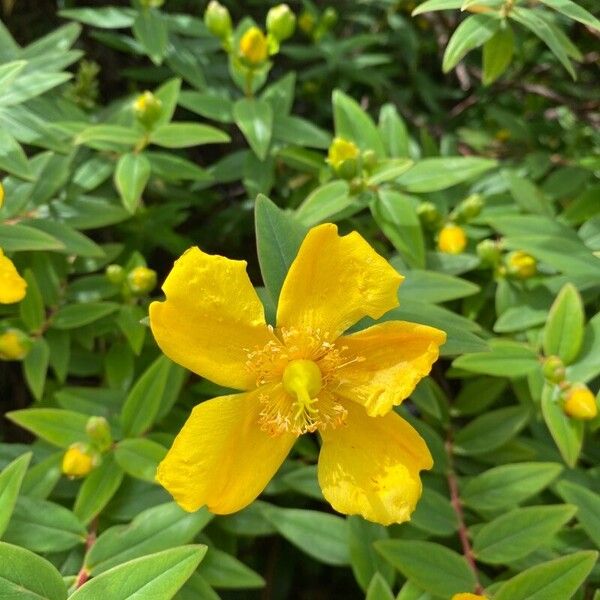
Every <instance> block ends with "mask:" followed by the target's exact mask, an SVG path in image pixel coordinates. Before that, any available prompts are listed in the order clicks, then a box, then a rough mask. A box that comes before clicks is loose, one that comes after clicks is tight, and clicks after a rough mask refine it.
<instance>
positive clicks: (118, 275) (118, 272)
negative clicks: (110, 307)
mask: <svg viewBox="0 0 600 600" xmlns="http://www.w3.org/2000/svg"><path fill="white" fill-rule="evenodd" d="M104 275H105V276H106V279H108V281H110V282H111V283H114V284H115V285H119V284H121V283H123V281H125V270H124V269H123V267H122V266H121V265H108V267H106V271H104Z"/></svg>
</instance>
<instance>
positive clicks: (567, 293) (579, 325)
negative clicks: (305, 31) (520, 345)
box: [543, 283, 585, 365]
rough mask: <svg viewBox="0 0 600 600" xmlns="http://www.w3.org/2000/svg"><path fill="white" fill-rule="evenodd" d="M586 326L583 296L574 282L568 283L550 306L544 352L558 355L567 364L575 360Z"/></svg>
mask: <svg viewBox="0 0 600 600" xmlns="http://www.w3.org/2000/svg"><path fill="white" fill-rule="evenodd" d="M584 326H585V311H584V308H583V302H582V300H581V296H580V295H579V292H578V291H577V288H576V287H575V286H574V285H573V284H572V283H567V284H565V286H564V287H563V288H562V289H561V290H560V292H559V293H558V296H557V297H556V300H555V301H554V303H553V304H552V307H551V308H550V313H549V315H548V320H547V321H546V326H545V327H544V338H543V346H544V353H545V354H546V355H547V356H550V355H557V356H558V357H559V358H560V359H561V360H562V361H563V363H565V364H566V365H569V364H571V363H573V362H575V361H576V360H577V357H578V356H579V353H580V351H581V346H582V344H583V334H584Z"/></svg>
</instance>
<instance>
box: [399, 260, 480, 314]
mask: <svg viewBox="0 0 600 600" xmlns="http://www.w3.org/2000/svg"><path fill="white" fill-rule="evenodd" d="M392 264H393V260H392ZM403 274H404V277H405V279H404V281H403V282H402V285H401V287H400V296H401V298H402V300H403V301H404V300H414V301H417V302H430V303H432V304H437V303H439V302H448V301H449V300H456V299H458V298H465V297H466V296H472V295H473V294H477V293H478V292H479V291H480V290H479V286H477V285H475V284H474V283H471V282H470V281H467V280H466V279H461V278H459V277H453V276H452V275H446V274H445V273H437V272H435V271H425V270H422V269H411V270H410V271H406V272H404V273H403Z"/></svg>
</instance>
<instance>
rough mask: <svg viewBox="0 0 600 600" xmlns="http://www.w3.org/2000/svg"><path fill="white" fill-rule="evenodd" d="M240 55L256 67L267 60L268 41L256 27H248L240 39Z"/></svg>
mask: <svg viewBox="0 0 600 600" xmlns="http://www.w3.org/2000/svg"><path fill="white" fill-rule="evenodd" d="M240 56H241V58H242V59H243V60H244V61H245V62H246V63H248V64H249V65H250V66H252V67H256V66H258V65H260V64H262V63H264V62H265V60H267V57H268V56H269V41H268V40H267V37H266V36H265V34H264V33H263V32H262V31H261V30H260V29H259V28H258V27H250V29H248V30H247V31H246V33H244V35H243V36H242V38H241V39H240Z"/></svg>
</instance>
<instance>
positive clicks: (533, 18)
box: [508, 6, 577, 80]
mask: <svg viewBox="0 0 600 600" xmlns="http://www.w3.org/2000/svg"><path fill="white" fill-rule="evenodd" d="M508 16H509V18H511V19H514V20H515V21H517V23H520V24H521V25H523V26H524V27H527V29H529V30H530V31H532V32H533V33H534V34H535V35H537V36H538V37H539V38H540V39H541V40H542V41H543V42H544V43H545V44H546V45H547V46H548V48H550V50H551V51H552V53H553V54H554V56H556V58H558V60H559V61H560V62H561V64H562V65H563V67H564V68H565V69H566V70H567V71H568V72H569V75H571V77H572V78H573V79H574V80H576V79H577V74H576V73H575V69H574V68H573V65H572V64H571V61H570V60H569V51H568V48H567V47H566V46H565V45H564V42H563V41H562V39H561V38H560V37H558V36H557V35H556V33H555V31H554V30H553V28H552V27H551V26H550V25H548V23H546V21H545V20H544V19H542V18H540V17H539V16H538V15H537V14H536V12H535V11H533V10H531V9H529V8H523V7H521V6H516V7H514V8H513V10H511V11H510V13H509V15H508Z"/></svg>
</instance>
